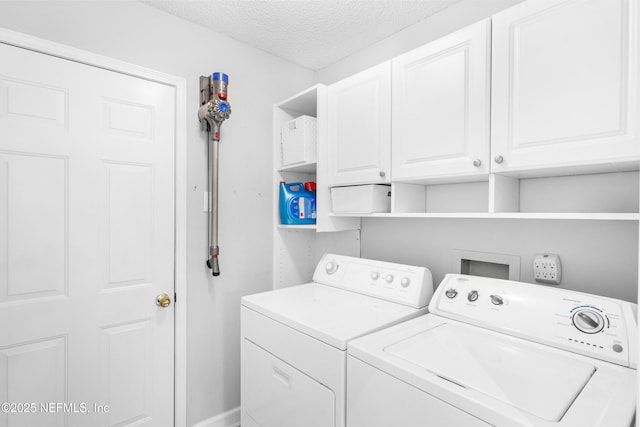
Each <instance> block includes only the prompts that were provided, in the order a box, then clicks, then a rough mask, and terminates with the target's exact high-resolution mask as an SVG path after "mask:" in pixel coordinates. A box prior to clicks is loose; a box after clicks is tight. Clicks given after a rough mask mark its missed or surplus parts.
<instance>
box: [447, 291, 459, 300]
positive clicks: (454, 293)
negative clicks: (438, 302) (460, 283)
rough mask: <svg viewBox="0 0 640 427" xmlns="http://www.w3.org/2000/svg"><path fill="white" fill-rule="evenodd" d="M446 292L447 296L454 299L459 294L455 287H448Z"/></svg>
mask: <svg viewBox="0 0 640 427" xmlns="http://www.w3.org/2000/svg"><path fill="white" fill-rule="evenodd" d="M444 294H445V295H446V296H447V298H449V299H453V298H455V297H456V296H457V295H458V291H456V290H455V289H453V288H450V289H447V290H446V291H445V292H444Z"/></svg>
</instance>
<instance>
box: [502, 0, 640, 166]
mask: <svg viewBox="0 0 640 427" xmlns="http://www.w3.org/2000/svg"><path fill="white" fill-rule="evenodd" d="M639 13H640V12H639V11H638V8H637V4H636V2H635V1H628V0H611V1H607V2H602V1H598V0H585V1H576V0H570V1H563V2H556V1H546V0H545V1H538V2H525V3H522V4H519V5H517V6H515V7H513V8H511V9H508V10H506V11H504V12H501V13H499V14H497V15H496V16H495V17H494V19H493V29H494V32H493V57H492V61H493V67H492V78H493V80H492V128H491V131H492V142H491V143H492V157H493V158H494V159H495V157H497V156H502V159H503V160H502V161H501V162H500V163H498V162H495V161H493V162H492V165H491V167H492V170H493V171H497V172H499V171H511V170H524V169H535V168H547V167H566V166H572V165H585V164H594V165H596V164H606V163H607V162H611V161H628V162H631V161H634V160H637V159H638V158H639V157H640V149H639V147H640V144H639V143H638V140H639V139H640V138H639V135H638V101H639V98H638V90H639V85H638V83H639V81H638V16H639V15H638V14H639Z"/></svg>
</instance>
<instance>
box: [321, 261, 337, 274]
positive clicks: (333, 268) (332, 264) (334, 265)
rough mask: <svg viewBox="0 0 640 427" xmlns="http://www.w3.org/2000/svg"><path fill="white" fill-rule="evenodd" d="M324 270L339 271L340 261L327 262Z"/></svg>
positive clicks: (328, 272) (329, 271)
mask: <svg viewBox="0 0 640 427" xmlns="http://www.w3.org/2000/svg"><path fill="white" fill-rule="evenodd" d="M324 271H326V272H327V274H333V273H335V272H336V271H338V263H337V262H335V261H329V262H328V263H326V264H325V266H324Z"/></svg>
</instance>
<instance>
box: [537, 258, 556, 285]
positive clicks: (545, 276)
mask: <svg viewBox="0 0 640 427" xmlns="http://www.w3.org/2000/svg"><path fill="white" fill-rule="evenodd" d="M561 277H562V268H561V266H560V257H559V256H558V255H556V254H536V255H535V256H534V257H533V278H534V279H535V280H536V282H540V283H549V284H551V285H559V284H560V278H561Z"/></svg>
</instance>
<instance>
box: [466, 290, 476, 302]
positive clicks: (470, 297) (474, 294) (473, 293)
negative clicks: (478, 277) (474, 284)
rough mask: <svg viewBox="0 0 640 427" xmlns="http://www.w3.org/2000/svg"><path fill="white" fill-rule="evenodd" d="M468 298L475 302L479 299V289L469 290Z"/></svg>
mask: <svg viewBox="0 0 640 427" xmlns="http://www.w3.org/2000/svg"><path fill="white" fill-rule="evenodd" d="M467 299H468V300H469V301H470V302H474V301H476V300H477V299H478V291H471V292H469V294H468V295H467Z"/></svg>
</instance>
